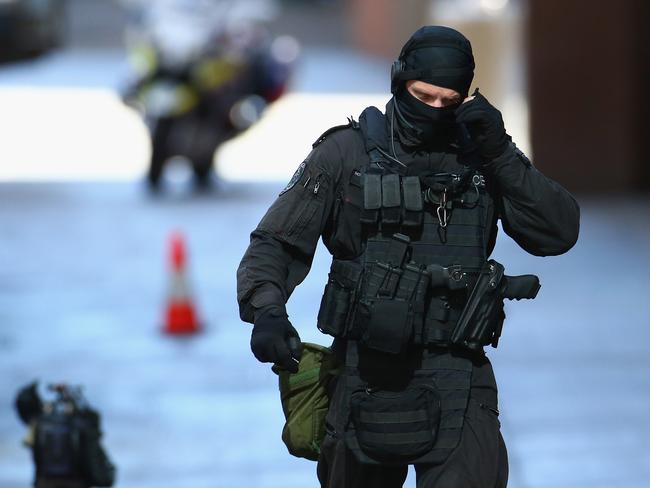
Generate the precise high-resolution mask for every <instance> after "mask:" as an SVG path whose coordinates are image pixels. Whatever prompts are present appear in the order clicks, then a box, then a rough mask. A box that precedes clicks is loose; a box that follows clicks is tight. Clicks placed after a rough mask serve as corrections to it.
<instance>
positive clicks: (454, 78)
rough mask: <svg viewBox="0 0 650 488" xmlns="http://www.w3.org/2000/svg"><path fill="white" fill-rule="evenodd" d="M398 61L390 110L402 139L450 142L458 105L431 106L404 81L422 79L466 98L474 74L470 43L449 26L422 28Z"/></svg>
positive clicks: (411, 142)
mask: <svg viewBox="0 0 650 488" xmlns="http://www.w3.org/2000/svg"><path fill="white" fill-rule="evenodd" d="M397 63H398V65H400V66H399V69H398V71H397V72H396V73H395V72H394V73H393V77H392V80H391V90H392V91H393V97H394V99H393V101H391V103H390V104H389V105H390V106H389V112H390V116H391V117H394V118H395V119H396V124H395V130H396V131H397V133H398V135H399V137H400V140H401V141H402V142H403V143H404V144H406V145H408V146H424V145H431V144H435V143H436V142H440V141H445V140H446V141H448V142H449V141H450V139H451V138H453V136H454V134H455V130H456V127H455V118H454V111H455V110H456V108H458V105H453V106H450V107H440V108H437V107H430V106H429V105H427V104H426V103H424V102H422V101H420V100H418V99H417V98H415V97H414V96H413V95H411V94H410V93H409V91H408V90H407V89H406V86H405V82H406V81H408V80H420V81H424V82H426V83H430V84H432V85H437V86H442V87H444V88H450V89H452V90H455V91H457V92H458V93H460V95H461V97H462V98H463V99H464V98H465V97H467V94H468V93H469V88H470V85H471V83H472V79H473V77H474V56H473V55H472V46H471V44H470V42H469V41H468V40H467V38H466V37H465V36H463V35H462V34H461V33H460V32H458V31H456V30H454V29H451V28H449V27H444V26H426V27H422V28H420V29H418V30H417V31H416V32H415V33H414V34H413V35H412V36H411V38H410V39H409V40H408V41H407V42H406V44H404V47H403V48H402V51H401V53H400V55H399V58H398V61H397Z"/></svg>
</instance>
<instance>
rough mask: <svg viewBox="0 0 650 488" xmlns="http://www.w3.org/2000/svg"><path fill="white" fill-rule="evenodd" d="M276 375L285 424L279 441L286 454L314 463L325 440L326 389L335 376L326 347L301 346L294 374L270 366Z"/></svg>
mask: <svg viewBox="0 0 650 488" xmlns="http://www.w3.org/2000/svg"><path fill="white" fill-rule="evenodd" d="M273 371H274V372H275V373H277V375H278V376H279V383H280V399H281V401H282V410H283V412H284V417H285V419H286V423H285V424H284V428H283V429H282V441H283V442H284V444H285V445H286V446H287V449H288V450H289V452H290V453H291V454H292V455H294V456H296V457H302V458H307V459H311V460H312V461H316V460H317V459H318V455H319V453H320V445H321V442H322V441H323V438H324V437H325V416H326V415H327V410H328V408H329V397H328V386H329V383H330V381H331V379H332V378H333V377H334V376H335V375H336V374H338V369H337V364H336V361H335V358H334V355H333V353H332V351H331V349H330V348H328V347H323V346H319V345H318V344H311V343H308V342H306V343H303V348H302V358H301V359H300V365H299V366H298V372H297V373H294V374H292V373H289V372H288V371H286V370H284V369H282V368H280V367H278V366H273Z"/></svg>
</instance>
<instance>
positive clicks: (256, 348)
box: [251, 308, 302, 373]
mask: <svg viewBox="0 0 650 488" xmlns="http://www.w3.org/2000/svg"><path fill="white" fill-rule="evenodd" d="M251 351H253V354H254V355H255V357H256V358H257V359H258V361H261V362H263V363H275V364H277V365H279V366H281V367H283V368H284V369H286V370H287V371H289V372H290V373H296V372H298V361H300V357H301V356H302V344H301V343H300V336H299V335H298V332H297V331H296V329H294V328H293V326H292V325H291V322H289V319H288V317H287V314H286V312H284V311H283V310H280V309H278V308H272V309H270V310H266V311H262V312H261V313H260V314H259V315H258V314H255V325H254V326H253V333H252V334H251Z"/></svg>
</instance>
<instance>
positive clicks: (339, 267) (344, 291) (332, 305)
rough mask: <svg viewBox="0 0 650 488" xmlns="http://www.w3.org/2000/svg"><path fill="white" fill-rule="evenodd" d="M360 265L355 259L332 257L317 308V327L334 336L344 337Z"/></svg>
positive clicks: (360, 270)
mask: <svg viewBox="0 0 650 488" xmlns="http://www.w3.org/2000/svg"><path fill="white" fill-rule="evenodd" d="M362 270H363V268H362V266H361V265H360V264H359V263H357V262H355V261H343V260H339V259H334V260H333V261H332V266H331V268H330V273H329V278H328V280H327V285H326V286H325V292H324V293H323V298H322V300H321V304H320V309H319V310H318V321H317V325H318V329H319V330H320V331H321V332H323V333H324V334H329V335H332V336H334V337H345V335H346V333H347V327H348V324H349V322H350V319H351V314H352V309H353V305H354V303H355V301H356V296H357V289H358V287H359V286H358V285H359V281H360V278H361V272H362Z"/></svg>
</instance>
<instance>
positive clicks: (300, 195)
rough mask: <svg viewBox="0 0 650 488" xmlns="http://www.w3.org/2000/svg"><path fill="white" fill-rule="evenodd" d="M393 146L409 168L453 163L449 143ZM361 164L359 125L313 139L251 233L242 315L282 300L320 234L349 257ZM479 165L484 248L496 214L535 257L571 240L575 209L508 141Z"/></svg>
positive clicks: (240, 274) (356, 227) (453, 166)
mask: <svg viewBox="0 0 650 488" xmlns="http://www.w3.org/2000/svg"><path fill="white" fill-rule="evenodd" d="M397 153H398V155H399V157H400V159H401V160H402V161H404V162H405V163H407V164H408V162H409V160H412V161H413V162H414V163H413V165H412V166H411V165H409V174H419V172H421V171H423V170H429V171H435V172H454V171H456V170H458V169H459V168H460V165H459V164H458V162H457V156H456V154H455V150H454V148H453V147H451V146H450V147H447V148H446V149H445V150H444V151H435V152H427V153H414V152H408V151H406V150H405V149H404V148H403V147H401V146H400V145H399V143H398V144H397ZM367 163H368V156H367V153H366V150H365V146H364V139H363V136H362V134H361V131H360V130H357V129H354V128H352V127H348V128H345V129H341V130H338V131H335V132H333V133H331V134H330V135H328V136H327V137H324V138H321V139H319V140H318V141H317V142H316V143H315V145H314V149H313V151H312V152H311V153H310V154H309V156H308V157H307V159H306V160H305V162H304V163H303V164H302V165H301V166H300V168H299V169H298V171H297V172H296V175H294V178H292V180H291V182H290V184H289V185H287V188H286V189H285V190H284V191H283V192H282V193H281V194H280V196H279V197H278V198H277V199H276V201H275V202H274V203H273V205H271V207H270V208H269V210H268V211H267V213H266V215H265V216H264V217H263V218H262V221H261V222H260V223H259V225H258V226H257V229H255V230H254V231H253V233H252V234H251V243H250V246H249V247H248V249H247V250H246V253H245V255H244V257H243V259H242V261H241V264H240V266H239V269H238V271H237V299H238V302H239V310H240V316H241V318H242V320H244V321H246V322H253V321H254V316H255V311H256V310H260V309H262V308H265V307H268V306H273V305H277V306H280V307H284V304H285V303H286V302H287V300H288V299H289V297H290V295H291V293H292V292H293V290H294V288H295V287H296V286H297V285H298V284H300V283H301V282H302V281H303V279H304V278H305V277H306V275H307V273H308V272H309V269H310V266H311V263H312V259H313V255H314V252H315V249H316V245H317V243H318V239H319V238H320V237H321V236H322V238H323V242H324V244H325V246H326V247H327V249H328V250H329V251H330V253H331V254H332V255H333V257H334V258H337V259H351V258H354V257H356V256H359V255H360V254H361V253H362V252H363V248H362V228H361V223H360V214H361V210H362V208H363V191H362V188H361V174H360V171H359V170H360V168H361V167H362V166H363V165H365V164H367ZM423 166H425V167H423ZM411 167H412V168H413V171H411ZM482 171H483V173H484V174H485V177H486V180H487V181H488V188H489V189H491V190H490V191H491V193H492V197H493V200H494V202H495V205H494V212H493V215H492V216H491V218H490V220H489V221H491V222H492V225H491V226H490V227H489V228H488V229H489V230H488V232H489V235H488V236H486V238H487V240H486V242H488V243H489V247H488V249H489V251H490V252H491V251H492V249H493V248H494V243H495V242H496V235H497V229H498V228H497V225H496V224H497V219H501V223H502V226H503V229H504V230H505V232H506V233H507V234H508V235H509V236H510V237H512V238H513V239H514V240H515V241H516V242H517V244H519V245H520V246H521V247H522V248H523V249H524V250H526V251H527V252H529V253H531V254H534V255H536V256H552V255H558V254H562V253H564V252H566V251H568V250H569V249H570V248H571V247H572V246H573V245H574V244H575V242H576V240H577V238H578V231H579V215H580V211H579V207H578V204H577V202H576V201H575V199H574V198H573V197H572V196H571V194H570V193H569V192H568V191H566V190H565V189H564V188H562V187H561V186H560V185H559V184H558V183H556V182H554V181H553V180H551V179H549V178H547V177H545V176H544V175H543V174H542V173H540V172H539V171H538V170H537V169H536V168H535V167H534V166H532V165H531V163H530V162H529V160H528V159H527V158H526V157H525V156H524V155H523V153H521V151H519V149H517V148H516V146H515V145H514V144H511V145H510V147H509V148H508V149H507V150H506V151H505V152H504V154H502V155H501V156H499V157H498V158H496V159H494V160H493V161H491V162H489V163H488V164H487V165H485V166H484V168H483V169H482ZM324 281H325V279H324Z"/></svg>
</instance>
